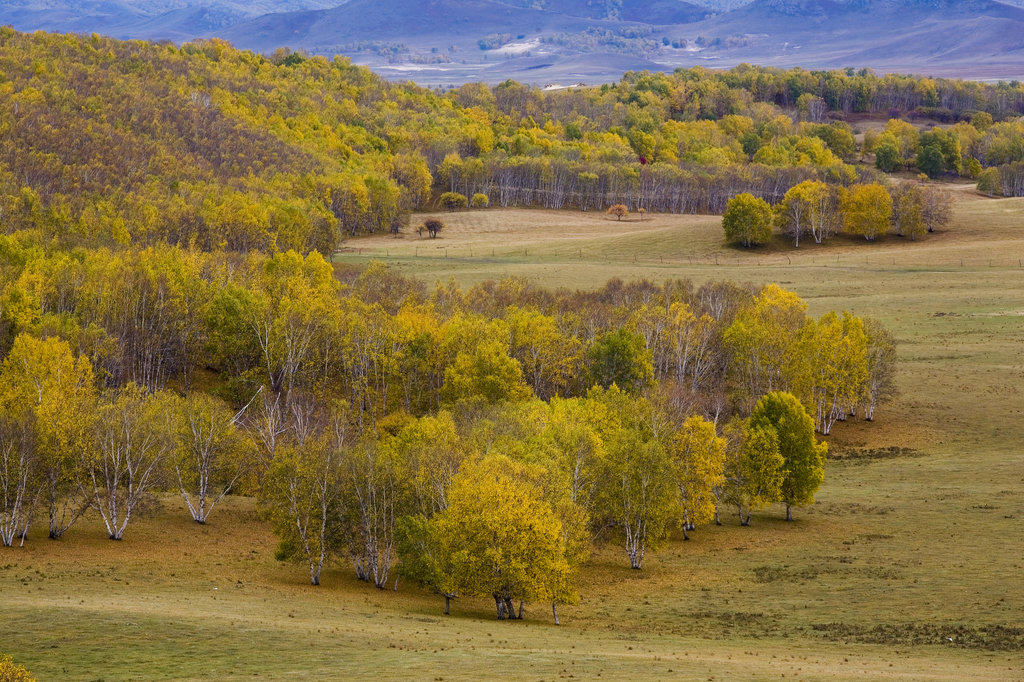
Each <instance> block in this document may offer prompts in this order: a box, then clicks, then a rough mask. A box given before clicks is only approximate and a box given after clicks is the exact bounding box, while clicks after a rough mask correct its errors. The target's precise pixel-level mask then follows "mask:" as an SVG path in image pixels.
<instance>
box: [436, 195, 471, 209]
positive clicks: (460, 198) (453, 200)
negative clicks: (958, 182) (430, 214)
mask: <svg viewBox="0 0 1024 682" xmlns="http://www.w3.org/2000/svg"><path fill="white" fill-rule="evenodd" d="M437 203H438V204H440V205H441V207H442V208H446V209H448V211H449V212H453V211H455V210H457V209H460V208H466V206H468V205H469V199H467V198H466V196H465V195H464V194H459V193H458V192H445V193H444V194H442V195H441V197H440V198H439V199H438V200H437Z"/></svg>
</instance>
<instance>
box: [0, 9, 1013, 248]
mask: <svg viewBox="0 0 1024 682" xmlns="http://www.w3.org/2000/svg"><path fill="white" fill-rule="evenodd" d="M0 64H2V67H3V68H2V73H3V76H2V79H3V81H2V82H0V91H2V94H3V97H2V102H0V131H2V135H0V220H2V221H3V224H4V226H5V230H6V231H7V232H11V231H15V230H22V229H28V230H37V231H39V232H40V233H41V234H43V235H45V236H46V237H47V238H55V239H58V240H59V241H60V242H61V243H62V244H64V245H68V246H72V245H76V244H82V245H97V244H99V245H106V246H112V247H113V246H117V245H126V244H133V245H138V246H146V245H155V244H160V243H168V244H177V245H194V246H196V247H197V248H199V249H202V250H228V251H240V252H246V251H251V250H258V251H263V252H275V251H278V250H288V249H294V250H296V251H298V252H300V253H307V252H309V251H311V250H314V249H316V250H318V251H320V252H321V253H330V252H331V251H332V250H333V249H334V248H335V246H336V244H337V243H338V241H339V239H340V238H341V236H342V235H358V234H364V233H373V232H380V231H387V230H398V229H401V228H402V227H404V225H405V224H406V222H407V218H406V216H407V214H408V212H409V211H412V210H416V209H419V208H423V207H428V206H430V205H431V203H432V198H433V197H434V196H436V195H437V194H438V193H440V192H442V191H455V192H458V193H461V194H463V195H465V196H467V197H471V196H473V195H474V194H478V193H481V194H485V195H488V196H489V197H490V202H491V204H492V205H495V204H497V205H500V206H523V205H540V206H545V207H548V208H563V207H575V208H579V209H582V210H591V209H603V208H606V207H608V206H611V205H615V204H623V205H625V206H627V208H628V209H630V210H635V209H637V208H641V207H642V208H644V209H645V210H647V211H672V212H710V213H721V212H723V211H724V210H725V205H726V202H727V200H728V199H729V198H730V197H732V196H733V195H735V194H737V193H740V192H750V193H752V194H754V195H755V196H758V197H760V198H763V199H765V200H767V201H769V202H770V203H773V204H774V203H777V202H779V201H781V200H782V198H783V197H784V196H785V194H786V192H787V191H788V190H789V189H790V188H791V187H793V186H795V185H797V184H799V183H800V182H803V181H822V182H826V183H829V184H831V185H834V186H848V185H851V184H856V183H861V182H873V181H874V180H876V179H877V178H878V175H877V174H876V173H875V171H874V170H873V169H871V168H869V167H865V166H863V165H856V166H855V165H852V164H853V162H855V161H856V160H857V159H858V158H859V157H860V156H861V155H863V154H864V153H865V152H871V151H876V150H875V149H874V143H875V142H876V141H875V140H865V144H866V146H867V148H865V146H864V145H861V146H860V148H858V144H857V142H856V139H855V136H854V131H853V129H852V128H851V127H850V126H849V125H848V124H846V123H844V122H843V121H842V120H841V118H842V116H843V115H846V114H848V113H855V112H890V113H891V114H892V115H893V116H898V115H900V114H902V113H905V112H912V113H913V112H917V113H920V114H921V115H929V116H933V117H938V118H942V119H948V120H949V121H950V122H951V123H952V122H954V121H957V120H961V121H970V122H969V123H968V122H960V123H956V124H955V125H953V126H952V127H951V128H948V129H947V130H946V131H944V132H943V133H942V139H941V140H936V141H935V145H937V147H936V148H937V149H939V150H940V152H941V153H940V156H942V158H937V157H936V156H935V155H934V154H933V155H931V156H926V157H923V158H921V159H919V158H918V154H917V151H918V147H919V146H920V147H921V148H926V147H927V145H919V140H917V139H916V137H915V136H916V130H915V135H909V134H907V133H906V131H905V130H903V131H902V132H901V130H894V131H893V133H892V135H891V136H890V138H891V139H890V138H885V136H883V138H885V139H879V140H877V142H878V143H879V144H878V150H877V151H878V152H879V153H882V152H884V155H883V156H882V158H883V159H884V160H885V165H884V169H885V170H891V169H893V168H896V167H903V168H908V167H921V168H925V169H926V170H928V172H930V173H937V174H942V173H954V174H955V173H964V174H970V173H975V172H980V171H981V170H982V169H983V168H985V167H992V168H999V169H1001V170H1000V171H998V172H1001V173H1002V176H1001V177H1002V179H1001V180H1000V182H999V186H998V187H997V188H996V191H1000V192H1004V191H1005V192H1007V193H1013V192H1015V191H1016V190H1015V189H1014V188H1015V187H1017V188H1019V182H1017V181H1016V180H1014V178H1018V176H1019V175H1020V170H1019V169H1020V165H1019V164H1021V163H1022V162H1024V147H1022V146H1021V140H1022V139H1024V134H1022V133H1024V131H1022V130H1021V125H1022V124H1021V123H1020V122H1019V119H1014V118H1013V117H1014V116H1017V115H1019V114H1020V113H1021V110H1022V108H1024V86H1021V85H1020V84H1019V83H1000V84H998V85H986V84H980V83H972V82H966V81H951V80H942V79H925V78H911V77H900V76H885V77H877V76H875V75H874V74H872V73H870V72H867V71H864V72H860V73H853V72H852V71H849V72H845V71H832V72H808V71H801V70H793V71H781V70H778V69H762V68H753V67H745V66H744V67H737V68H735V69H732V70H730V71H722V72H713V71H709V70H706V69H703V68H699V67H697V68H693V69H679V70H677V71H676V72H675V73H674V74H671V75H663V74H658V75H651V74H646V73H633V74H627V76H626V77H625V78H624V79H623V81H622V82H621V83H620V84H618V85H615V86H602V87H601V88H595V89H582V90H572V91H567V92H541V91H538V90H536V89H531V88H529V87H527V86H523V85H520V84H517V83H514V82H507V83H503V84H501V85H498V86H495V87H493V88H492V87H488V86H485V85H467V86H463V87H461V88H458V89H455V90H451V91H448V92H443V93H442V92H441V91H440V90H433V91H432V90H426V89H423V88H419V87H417V86H414V85H411V84H402V83H389V82H386V81H384V80H381V79H380V78H379V77H377V76H375V75H374V74H373V73H371V72H370V71H369V70H367V69H365V68H361V67H355V66H352V65H351V64H350V63H349V62H348V61H347V60H344V59H335V60H333V61H328V60H326V59H324V58H322V57H316V58H306V57H304V56H302V55H300V54H295V53H289V52H288V51H286V50H283V51H280V52H278V53H275V55H273V56H271V57H263V56H260V55H257V54H253V53H251V52H242V51H239V50H235V49H233V48H231V47H230V46H229V45H228V44H226V43H223V42H219V41H209V42H197V43H189V44H185V45H183V46H182V47H181V48H178V47H175V46H174V45H171V44H152V43H145V42H140V41H128V42H122V41H116V40H111V39H107V38H102V37H99V36H95V35H94V36H91V37H89V36H74V35H56V34H46V33H35V34H32V35H24V34H19V33H17V32H15V31H13V30H11V29H9V28H3V29H2V30H0ZM890 110H896V111H890ZM784 112H789V115H786V114H785V113H784ZM979 112H984V115H982V116H979V115H978V114H979ZM986 116H987V118H986ZM911 138H914V139H911ZM957 146H959V149H957ZM992 180H993V178H991V177H990V178H989V181H990V184H991V181H992Z"/></svg>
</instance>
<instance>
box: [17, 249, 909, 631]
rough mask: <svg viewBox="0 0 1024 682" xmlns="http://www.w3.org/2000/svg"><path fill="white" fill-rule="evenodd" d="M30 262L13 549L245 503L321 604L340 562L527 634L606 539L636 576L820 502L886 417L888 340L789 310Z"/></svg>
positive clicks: (763, 292) (785, 306)
mask: <svg viewBox="0 0 1024 682" xmlns="http://www.w3.org/2000/svg"><path fill="white" fill-rule="evenodd" d="M33 239H34V238H33V235H32V234H31V233H27V234H25V233H23V234H19V235H16V236H13V237H3V238H2V239H0V253H2V254H3V259H2V263H0V265H2V270H3V280H2V281H3V292H2V296H0V321H2V325H0V328H2V329H3V330H4V332H5V336H3V338H2V339H0V351H2V354H3V358H4V360H3V364H2V367H0V386H3V391H2V394H0V398H2V400H0V459H2V464H3V466H0V477H2V485H0V491H2V494H3V505H2V507H0V531H2V533H0V537H2V538H3V541H4V544H14V543H16V542H19V541H24V538H25V537H26V535H28V531H29V528H30V525H31V523H32V519H33V514H35V513H37V514H38V515H40V516H43V517H45V518H46V521H47V525H48V534H49V535H50V536H51V537H55V538H56V537H60V536H61V535H62V534H63V533H64V532H65V531H66V530H67V528H68V527H69V526H70V525H71V524H72V523H73V522H74V521H75V519H77V518H78V517H79V516H80V515H81V513H82V512H83V511H84V510H85V509H88V508H92V509H94V510H95V511H96V512H97V513H98V514H99V515H100V517H101V518H102V519H103V521H104V523H105V524H106V528H107V531H108V534H109V535H110V537H111V538H113V539H120V538H121V537H123V535H124V533H125V530H126V528H127V526H128V524H129V522H130V520H131V519H133V518H136V517H137V515H138V513H139V511H140V510H142V509H145V507H146V505H147V504H148V503H149V501H150V499H151V495H150V493H151V492H152V491H154V490H173V491H177V492H178V493H179V494H181V495H182V497H183V499H184V500H185V501H186V503H187V507H188V509H189V511H190V515H191V517H192V519H193V520H194V521H196V522H199V523H203V522H205V521H206V519H207V518H208V516H209V514H210V512H211V510H212V509H213V507H214V506H215V505H216V504H217V501H218V500H219V499H221V497H222V496H223V495H224V494H226V493H227V492H229V491H231V490H235V491H239V492H244V493H248V494H253V495H256V496H257V497H258V499H259V501H260V506H261V509H263V510H264V512H265V514H266V515H267V517H268V518H269V519H271V521H272V522H273V524H274V527H275V529H276V530H277V532H278V533H279V534H280V536H281V545H280V547H279V549H278V555H279V556H280V557H281V558H299V559H301V560H302V561H305V562H308V564H309V567H310V577H311V580H312V581H313V582H317V581H318V579H319V574H320V571H321V569H322V567H323V565H324V563H325V562H326V561H328V560H329V559H330V558H331V557H338V556H341V557H348V558H349V559H350V560H351V561H352V562H353V565H354V567H355V570H356V572H357V574H358V575H359V577H360V578H363V579H366V580H368V581H372V582H373V583H374V584H376V585H377V586H378V587H384V586H385V585H387V584H388V582H389V580H392V579H393V578H394V575H395V574H394V568H395V565H396V562H400V565H401V566H403V568H402V569H401V570H402V571H405V572H407V574H408V575H409V576H410V577H412V578H415V579H416V580H420V581H422V582H424V583H426V584H428V585H431V586H432V587H433V588H434V589H437V590H438V591H439V592H441V593H443V594H447V595H448V596H449V598H450V597H451V596H452V595H455V594H485V593H486V594H489V595H493V596H495V599H496V600H497V603H498V604H499V607H498V608H499V615H504V616H506V617H510V616H511V615H512V613H513V609H512V606H513V604H512V602H513V601H515V600H531V601H535V602H536V601H551V602H552V603H553V604H555V603H559V602H566V601H571V600H572V599H574V598H575V597H574V594H575V592H574V589H575V588H574V584H575V583H574V581H573V575H574V574H575V572H576V570H577V569H578V567H579V565H580V563H581V562H582V561H583V560H584V559H585V557H586V556H587V553H588V551H589V547H590V543H591V542H593V540H594V539H595V538H598V537H601V538H610V539H617V541H618V542H619V543H621V546H622V548H623V550H624V552H625V553H626V554H627V555H628V558H629V559H630V563H631V565H633V566H635V567H639V566H640V565H641V563H642V560H643V556H644V553H645V552H646V551H648V550H649V549H651V548H652V547H655V546H656V545H657V542H658V541H659V539H661V538H664V537H665V534H666V533H667V532H668V530H669V529H670V528H671V527H672V526H673V524H682V526H683V528H684V531H688V530H690V529H692V528H693V527H694V526H695V525H696V524H698V523H702V522H705V521H706V520H708V518H711V517H713V516H714V514H715V513H716V511H717V510H718V509H719V508H720V507H721V506H722V505H726V504H732V505H736V507H737V509H738V510H739V513H740V514H741V518H742V520H743V522H744V523H748V522H749V519H750V510H751V509H755V508H758V507H760V506H764V505H767V504H770V503H773V502H776V501H782V502H785V503H786V504H787V505H789V506H801V505H803V504H806V503H807V502H808V500H809V499H810V497H809V496H811V495H813V492H814V490H816V489H817V485H818V484H820V463H821V459H822V457H823V451H822V450H821V448H820V446H818V445H816V444H814V437H813V432H814V430H815V429H817V430H819V431H821V432H822V433H828V431H829V429H830V428H831V427H832V425H833V424H834V423H835V422H836V421H837V420H843V419H847V418H848V417H849V416H851V415H852V414H854V413H856V412H860V413H861V414H862V415H863V416H864V417H865V418H868V419H870V418H872V416H873V410H874V409H875V407H876V406H877V405H878V404H881V403H884V402H885V401H886V400H888V399H890V398H891V397H892V395H893V388H894V387H893V371H894V367H895V351H894V343H893V339H892V337H891V335H889V334H888V333H887V332H886V331H885V330H884V329H883V328H881V327H880V326H879V325H878V324H877V323H875V322H873V321H870V320H861V319H859V318H856V317H853V316H851V315H849V314H843V315H836V314H834V313H831V314H828V315H824V316H822V317H821V318H819V319H814V318H812V317H809V316H808V315H807V313H806V305H805V304H804V303H803V302H802V301H800V299H799V298H798V297H796V296H795V295H794V294H792V293H789V292H785V291H783V290H782V289H779V288H778V287H777V286H773V285H769V286H767V287H764V288H762V289H752V288H749V287H737V286H734V285H729V284H721V283H718V284H716V283H709V284H706V285H703V286H701V287H694V286H693V285H692V284H690V283H688V282H679V281H670V282H666V283H665V284H664V285H654V284H652V283H650V282H644V281H641V282H636V283H633V284H629V285H626V284H623V283H622V282H619V281H617V280H613V281H611V282H609V283H608V285H607V286H605V287H604V288H603V289H601V290H599V291H597V292H591V293H585V292H567V291H557V292H552V291H547V290H543V289H538V288H536V287H534V286H532V285H530V284H529V283H528V282H526V281H523V280H518V279H508V280H503V281H501V282H486V283H483V284H481V285H478V286H476V287H473V288H472V289H469V290H466V291H463V290H461V289H459V288H458V287H457V286H456V285H454V283H449V284H439V285H438V286H437V287H436V289H435V290H434V292H433V293H432V294H430V295H427V293H426V291H425V288H424V286H423V284H422V283H420V282H417V281H414V280H408V279H404V278H402V277H400V276H398V275H395V274H394V273H391V272H388V271H387V269H386V268H384V267H383V266H382V265H380V264H372V265H371V266H369V267H367V268H366V269H364V270H361V271H359V270H356V271H350V270H344V269H338V268H332V266H330V265H329V264H327V263H326V262H325V261H324V260H323V259H322V258H321V257H320V256H319V254H317V253H316V252H314V253H311V254H310V255H309V256H307V257H305V258H303V257H302V256H300V255H298V254H296V253H294V252H286V253H279V254H276V255H274V256H263V255H259V254H254V253H250V254H246V255H239V254H224V253H204V252H201V251H198V250H192V251H185V250H183V249H180V248H177V247H162V248H160V249H147V250H136V249H122V250H120V251H118V252H111V251H108V250H104V249H98V250H91V251H90V250H86V249H76V250H75V251H74V252H71V253H68V252H65V251H62V250H60V249H55V248H53V247H52V244H50V245H44V244H41V243H39V242H38V241H34V240H33ZM199 375H202V376H203V380H202V382H196V377H197V376H199ZM197 385H203V386H205V387H207V390H206V391H199V390H197V389H196V386H197ZM766 396H767V397H766ZM780 410H781V411H782V412H785V413H786V414H788V415H790V416H786V417H784V418H783V417H779V416H778V415H779V414H782V412H780ZM794 415H796V416H794ZM797 423H800V424H802V426H800V429H798V430H800V432H801V433H804V432H806V433H804V435H803V436H800V437H799V438H797V436H794V435H792V433H791V432H794V433H795V431H794V429H795V428H796V427H795V426H794V425H795V424H797ZM783 424H785V426H783ZM794 438H796V439H797V440H799V442H800V443H803V444H804V445H805V446H807V448H810V450H807V448H804V450H801V452H804V451H806V452H805V454H802V455H799V456H798V455H796V454H793V453H796V452H797V450H794V449H793V448H795V447H797V446H796V445H793V444H792V443H795V442H796V441H795V440H793V439H794ZM791 441H792V442H791ZM812 446H813V447H812ZM800 447H801V448H803V446H800ZM787 453H788V454H787ZM807 453H810V454H807ZM794 458H796V459H794ZM799 458H802V459H799ZM797 459H799V462H802V463H798V462H797ZM798 472H802V473H798ZM815 472H817V473H815ZM794 476H800V477H803V479H806V480H805V482H804V483H796V482H794V481H795V479H793V477H794ZM815 481H817V483H815ZM794 491H796V492H794ZM800 491H802V492H800Z"/></svg>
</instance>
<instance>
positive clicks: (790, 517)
mask: <svg viewBox="0 0 1024 682" xmlns="http://www.w3.org/2000/svg"><path fill="white" fill-rule="evenodd" d="M786 520H787V521H792V520H793V508H792V507H790V506H789V505H788V504H787V505H786Z"/></svg>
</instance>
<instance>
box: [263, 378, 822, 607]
mask: <svg viewBox="0 0 1024 682" xmlns="http://www.w3.org/2000/svg"><path fill="white" fill-rule="evenodd" d="M660 403H661V399H660V398H659V397H657V396H652V397H650V398H644V397H640V396H637V395H630V394H629V393H627V392H624V391H621V390H619V389H618V388H617V387H616V386H614V385H613V386H612V387H610V388H608V389H602V388H600V387H599V386H595V387H594V388H592V389H591V390H589V391H588V392H587V394H586V395H585V396H583V397H576V398H552V399H551V400H550V401H548V402H543V401H540V400H538V399H536V398H529V399H520V400H518V401H499V402H493V403H492V402H490V401H487V400H486V399H484V397H483V396H474V398H473V399H469V400H460V401H459V402H457V403H454V404H452V405H449V406H448V407H446V408H445V409H442V410H440V411H438V412H437V413H436V414H432V415H428V416H424V417H420V418H414V417H411V416H408V415H395V416H393V417H391V418H389V419H387V420H385V421H383V422H381V423H380V424H379V425H378V429H377V430H376V432H375V433H374V434H373V435H372V436H371V437H369V438H366V437H364V438H363V439H361V440H358V439H355V438H354V437H353V441H352V442H346V438H348V437H351V436H349V435H347V432H346V430H345V428H344V427H343V426H340V427H339V423H344V421H345V416H344V408H342V411H341V412H334V413H331V414H330V415H324V418H321V419H319V420H317V419H316V418H314V419H313V421H314V422H315V424H316V425H315V426H314V427H313V428H312V429H311V428H309V427H308V425H307V424H308V422H309V419H308V416H309V415H305V416H304V417H301V418H300V417H296V418H297V421H296V422H295V424H294V425H293V426H292V427H291V429H290V430H289V431H287V432H286V433H287V434H288V435H286V436H285V437H284V438H282V439H281V442H282V445H280V446H279V447H281V448H282V450H281V452H282V453H285V452H286V453H287V454H283V455H279V456H278V457H276V458H275V461H274V463H273V464H272V465H271V467H270V469H269V471H268V473H267V483H265V485H264V488H263V493H262V495H261V503H262V504H263V505H264V508H265V509H266V510H267V511H268V513H269V514H270V515H271V517H272V518H273V519H274V522H275V528H276V529H277V531H278V533H279V534H280V536H281V544H280V546H279V548H278V556H279V558H298V559H299V560H301V561H303V562H304V563H307V564H308V566H309V570H310V580H311V582H312V583H313V584H317V583H318V582H319V576H320V572H321V570H322V567H323V565H324V563H325V562H326V561H327V560H329V558H330V557H332V556H334V557H342V558H345V559H348V560H350V561H351V562H352V563H353V566H354V568H355V571H356V574H357V575H358V576H359V577H360V578H361V579H364V580H367V581H369V582H373V583H374V584H375V585H376V586H377V587H378V588H381V589H384V588H388V587H391V586H392V583H391V581H392V580H394V581H395V582H394V586H395V588H396V589H397V578H395V575H394V570H393V569H394V568H395V567H396V565H397V567H398V572H399V574H400V575H404V576H406V577H407V578H411V579H413V580H416V581H418V582H421V583H423V584H425V585H427V586H429V587H430V588H431V589H433V590H434V591H435V592H436V593H438V594H440V595H442V596H443V597H444V598H445V612H446V613H447V612H448V611H449V607H450V602H451V600H452V599H454V598H456V597H457V596H458V595H472V596H480V597H493V598H494V600H495V606H496V610H497V616H498V618H506V617H507V618H516V617H522V602H524V601H529V602H534V603H537V602H540V603H544V602H549V603H552V604H553V606H554V608H555V611H554V616H555V619H556V620H557V618H558V616H557V604H558V603H574V602H575V601H576V599H577V598H578V595H577V593H576V588H575V580H574V576H575V574H576V573H577V571H578V569H579V567H580V565H581V564H582V563H583V562H584V561H585V560H586V559H587V557H588V556H589V554H590V551H591V547H592V544H593V542H594V541H595V540H596V539H598V538H607V539H609V540H611V541H613V542H615V543H616V544H617V545H618V546H619V547H620V548H621V549H622V551H623V552H624V553H625V554H626V557H627V558H628V560H629V562H630V565H631V567H632V568H634V569H640V568H641V566H642V563H643V559H644V556H645V554H646V553H647V552H648V551H650V550H653V549H656V548H657V546H658V544H659V543H660V542H661V541H662V540H664V539H665V538H666V537H667V535H668V533H669V532H670V530H671V529H672V528H673V527H678V528H681V529H682V530H683V532H684V534H686V533H688V531H692V530H693V529H694V527H695V526H696V525H697V524H700V523H706V522H709V521H712V520H713V519H714V520H717V519H718V514H719V509H720V507H721V506H723V505H731V506H734V507H735V508H736V510H737V513H738V514H739V517H740V521H741V523H742V524H744V525H747V524H749V523H750V517H751V510H753V509H758V508H761V507H764V506H766V505H769V504H772V503H775V502H783V503H785V504H786V506H787V518H789V519H790V520H792V516H791V513H790V509H791V507H794V506H796V507H800V506H804V505H807V504H810V503H812V502H813V496H814V493H815V492H816V491H817V490H818V488H819V487H820V485H821V483H822V481H823V477H824V464H825V453H826V450H827V448H826V447H825V445H824V444H819V443H817V442H816V441H815V438H814V427H813V423H812V420H811V418H810V416H809V415H808V414H807V412H806V411H805V409H804V407H803V405H801V403H800V402H799V401H798V400H797V399H796V398H795V397H794V396H792V395H791V394H789V393H784V392H776V393H770V394H767V395H765V396H763V397H762V398H761V400H760V401H758V403H757V404H756V406H755V407H754V409H753V411H752V414H751V416H750V418H749V419H746V420H734V421H732V422H730V423H729V425H728V426H727V427H726V428H725V429H724V433H725V435H724V436H720V435H718V432H717V429H716V426H715V424H714V423H713V422H711V421H708V420H706V419H705V418H703V417H701V416H690V417H685V418H681V420H677V419H675V418H673V416H672V415H671V414H670V411H668V410H666V409H665V407H664V406H663V405H662V404H660ZM300 424H301V425H300ZM286 441H287V443H288V445H284V444H283V443H285V442H286ZM686 537H688V535H687V536H686ZM515 601H519V602H520V604H519V609H518V614H517V613H516V608H515V607H514V602H515Z"/></svg>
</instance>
